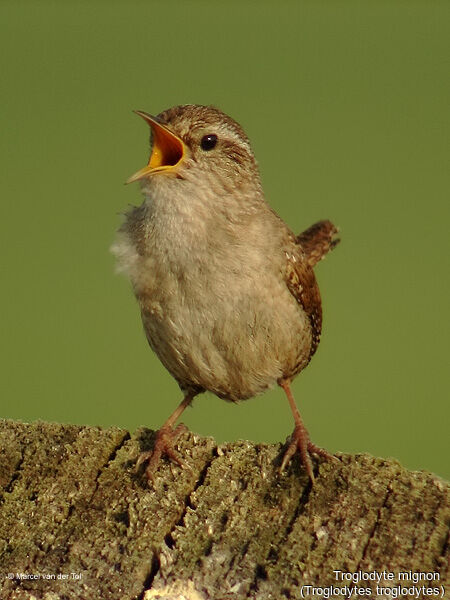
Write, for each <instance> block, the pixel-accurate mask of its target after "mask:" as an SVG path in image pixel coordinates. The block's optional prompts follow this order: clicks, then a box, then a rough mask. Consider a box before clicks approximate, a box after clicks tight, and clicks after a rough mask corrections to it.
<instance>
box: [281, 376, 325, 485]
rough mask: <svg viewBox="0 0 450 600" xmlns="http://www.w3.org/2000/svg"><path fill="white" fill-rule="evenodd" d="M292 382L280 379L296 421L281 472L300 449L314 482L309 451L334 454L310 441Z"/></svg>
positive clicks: (303, 461) (323, 454) (302, 458)
mask: <svg viewBox="0 0 450 600" xmlns="http://www.w3.org/2000/svg"><path fill="white" fill-rule="evenodd" d="M290 383H291V382H290V380H289V379H280V381H279V382H278V384H279V385H280V387H282V388H283V390H284V391H285V393H286V396H287V399H288V401H289V405H290V407H291V410H292V414H293V416H294V421H295V427H294V431H293V433H292V435H291V441H290V443H289V446H288V447H287V450H286V452H285V453H284V456H283V461H282V463H281V467H280V472H282V471H283V470H284V468H285V467H286V465H287V464H288V462H289V461H290V460H291V458H292V456H293V455H294V454H295V452H296V451H297V450H298V451H299V452H300V458H301V461H302V463H303V464H304V466H305V468H306V472H307V473H308V475H309V477H310V479H311V481H312V482H314V473H313V467H312V462H311V457H310V455H309V453H310V452H314V454H319V455H320V456H323V457H325V458H328V459H330V458H334V456H332V455H331V454H330V453H329V452H327V451H326V450H324V449H323V448H319V446H316V445H315V444H313V443H312V442H311V441H310V439H309V433H308V430H307V429H306V427H305V426H304V424H303V421H302V418H301V416H300V413H299V411H298V408H297V405H296V404H295V400H294V396H293V394H292V390H291V385H290Z"/></svg>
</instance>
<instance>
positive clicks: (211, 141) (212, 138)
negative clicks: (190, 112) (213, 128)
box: [200, 133, 217, 150]
mask: <svg viewBox="0 0 450 600" xmlns="http://www.w3.org/2000/svg"><path fill="white" fill-rule="evenodd" d="M216 144H217V135H216V134H215V133H208V135H204V136H203V137H202V141H201V142H200V146H201V147H202V150H212V149H213V148H214V147H215V146H216Z"/></svg>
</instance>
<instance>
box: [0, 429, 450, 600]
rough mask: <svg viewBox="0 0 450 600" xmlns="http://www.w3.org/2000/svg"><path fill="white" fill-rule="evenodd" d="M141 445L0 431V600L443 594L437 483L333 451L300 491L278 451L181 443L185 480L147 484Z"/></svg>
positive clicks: (297, 477) (443, 535)
mask: <svg viewBox="0 0 450 600" xmlns="http://www.w3.org/2000/svg"><path fill="white" fill-rule="evenodd" d="M153 439H154V433H153V432H151V431H150V430H147V429H141V430H138V431H137V432H136V433H135V434H133V435H130V434H129V433H128V432H127V431H124V430H121V429H118V428H115V427H112V428H109V429H101V428H98V427H81V426H75V425H60V424H54V423H43V422H36V423H31V424H25V423H18V422H14V421H10V420H0V486H1V487H0V598H1V599H2V600H3V599H4V600H30V599H31V598H36V599H37V600H42V599H45V600H55V599H58V600H63V599H70V600H72V599H74V600H78V599H80V600H81V599H85V598H102V600H116V599H117V600H126V599H130V600H143V599H144V598H147V599H150V598H153V599H156V598H160V599H165V600H170V599H171V598H173V599H175V598H176V599H177V600H183V598H186V599H193V600H209V599H220V600H226V599H228V598H229V599H234V600H240V599H242V600H244V599H247V598H252V599H255V600H256V599H261V600H271V599H273V600H275V599H276V600H279V599H283V598H292V599H297V598H301V597H302V595H301V592H302V591H303V597H306V598H309V597H310V598H313V597H319V596H318V595H317V594H316V595H314V594H312V593H311V594H309V595H308V592H307V590H308V588H306V587H303V588H302V586H307V585H309V586H311V589H312V587H314V586H315V587H318V588H330V587H332V586H340V587H342V586H343V585H345V584H348V583H349V581H348V580H345V579H341V580H340V581H339V580H338V578H339V575H337V574H336V573H350V574H351V573H366V574H370V573H372V572H376V573H380V572H382V571H383V570H385V571H388V572H391V573H394V574H395V577H396V579H395V580H393V581H392V580H389V581H388V582H387V584H388V585H389V586H390V587H392V586H394V585H399V579H398V574H399V573H400V572H403V573H408V572H411V573H418V572H423V573H435V574H437V576H438V578H439V579H438V580H437V582H436V580H435V581H425V582H423V581H422V582H421V584H426V585H427V586H433V585H440V586H447V587H449V581H448V576H449V575H448V573H449V571H448V541H449V538H448V536H449V521H450V488H449V485H448V484H447V483H446V482H444V481H443V480H441V479H440V478H438V477H437V476H435V475H432V474H430V473H426V472H410V471H407V470H406V469H404V468H403V467H402V466H401V465H400V464H399V463H397V462H396V461H393V460H383V459H378V458H374V457H372V456H369V455H356V456H350V455H343V454H340V455H338V457H339V461H336V462H327V461H323V460H316V461H315V470H316V474H317V476H316V482H315V484H314V485H313V486H312V485H311V482H310V480H309V478H308V477H307V475H306V473H305V472H304V470H303V469H302V467H301V465H300V464H299V462H298V461H297V460H294V461H292V463H291V465H290V466H289V468H287V469H286V472H285V473H283V474H281V475H280V474H279V472H278V464H277V459H278V457H279V455H280V450H281V445H264V444H253V443H250V442H237V443H233V444H224V445H221V446H218V445H217V444H216V443H215V442H214V440H212V439H210V438H202V437H198V436H195V435H193V434H191V433H189V432H186V433H184V434H183V435H182V436H181V438H180V440H179V442H178V446H179V452H180V453H181V454H182V455H183V457H184V459H185V461H186V463H187V464H188V465H189V468H185V469H183V468H181V467H179V466H178V465H175V464H173V463H169V462H167V461H162V462H161V466H160V468H159V470H158V472H157V474H156V477H155V480H154V482H153V483H150V484H148V483H147V482H146V481H145V480H144V479H143V477H142V474H141V473H136V469H135V464H136V458H137V456H138V455H139V452H141V451H142V450H144V449H147V448H149V447H151V444H152V440H153ZM341 577H342V576H341ZM350 583H351V582H350ZM366 584H367V585H371V586H372V588H373V589H375V583H374V582H373V581H365V582H364V581H361V582H360V583H359V584H358V585H360V586H361V585H366ZM384 584H386V581H385V582H384ZM403 585H413V584H412V583H411V582H408V581H406V582H405V581H403ZM417 585H419V583H417ZM305 590H306V593H305ZM371 597H373V598H377V596H376V595H375V594H374V595H373V596H371ZM378 597H380V598H381V596H378ZM406 597H408V596H406ZM428 597H432V596H428Z"/></svg>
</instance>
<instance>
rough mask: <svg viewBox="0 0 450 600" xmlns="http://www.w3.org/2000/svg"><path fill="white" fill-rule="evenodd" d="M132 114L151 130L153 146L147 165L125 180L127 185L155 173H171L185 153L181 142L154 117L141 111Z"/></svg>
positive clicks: (184, 147)
mask: <svg viewBox="0 0 450 600" xmlns="http://www.w3.org/2000/svg"><path fill="white" fill-rule="evenodd" d="M134 112H135V113H136V114H137V115H139V116H140V117H142V118H143V119H144V121H146V122H147V123H148V124H149V125H150V127H151V128H152V133H153V145H152V153H151V155H150V160H149V161H148V165H147V166H146V167H144V168H143V169H140V171H137V173H135V174H134V175H132V176H131V177H130V178H129V179H127V183H132V182H133V181H138V180H139V179H143V178H144V177H148V176H149V175H152V174H153V173H156V172H160V171H168V172H170V171H173V169H174V168H175V167H176V166H177V165H178V164H179V163H180V161H181V160H182V159H183V157H184V156H185V153H186V146H185V145H184V142H183V140H181V139H180V138H179V137H178V136H177V135H175V134H174V133H172V132H171V131H170V129H167V127H166V126H165V125H162V123H160V122H159V121H157V120H156V118H155V117H152V115H149V114H147V113H146V112H143V111H141V110H135V111H134Z"/></svg>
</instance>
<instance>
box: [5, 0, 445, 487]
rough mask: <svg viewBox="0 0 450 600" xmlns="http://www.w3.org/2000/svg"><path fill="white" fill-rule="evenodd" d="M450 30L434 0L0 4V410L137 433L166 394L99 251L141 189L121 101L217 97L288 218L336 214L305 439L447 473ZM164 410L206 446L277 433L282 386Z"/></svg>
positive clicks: (154, 418)
mask: <svg viewBox="0 0 450 600" xmlns="http://www.w3.org/2000/svg"><path fill="white" fill-rule="evenodd" d="M449 40H450V5H449V3H448V2H434V1H426V2H425V1H424V2H414V1H411V0H408V1H407V2H402V1H392V2H383V1H377V2H372V3H366V2H362V1H361V0H358V1H356V2H339V1H336V0H333V1H330V2H321V1H314V2H313V1H311V2H261V1H259V2H256V1H255V2H227V3H213V2H201V1H199V2H192V1H191V2H187V1H185V2H170V1H168V2H137V1H129V2H121V3H119V2H106V1H105V2H98V1H97V2H95V1H91V2H61V1H59V2H56V1H55V2H46V1H42V0H41V1H39V2H12V1H11V2H8V1H5V0H3V2H2V3H1V5H0V44H1V56H2V70H1V87H2V91H1V100H0V102H1V111H0V119H1V123H0V131H1V135H0V146H1V153H0V159H1V166H2V169H1V171H2V177H1V203H2V211H1V214H2V218H1V223H0V228H1V230H0V239H1V245H2V250H1V271H2V272H1V286H2V289H1V300H0V301H1V316H2V331H1V357H0V358H1V365H2V374H1V404H2V407H1V416H3V417H11V418H14V419H21V420H26V421H31V420H34V419H45V420H49V421H60V422H70V423H79V424H101V425H105V426H106V425H112V424H114V425H118V426H121V427H126V428H129V429H131V430H133V429H135V428H136V427H138V426H141V425H147V426H149V427H152V428H157V427H158V426H159V425H160V424H161V423H162V422H163V421H164V419H165V418H166V417H167V416H168V415H169V413H170V412H171V411H172V410H173V409H174V408H175V406H176V405H177V404H178V402H179V401H180V392H179V390H178V387H177V385H176V384H175V382H174V381H173V380H172V379H171V377H170V375H169V374H168V373H167V372H166V371H165V370H164V369H163V367H162V366H161V365H160V363H159V361H158V359H157V358H156V357H155V356H154V355H153V354H152V352H151V351H150V349H149V348H148V347H147V343H146V341H145V338H144V335H143V332H142V328H141V324H140V319H139V314H138V309H137V305H136V302H135V300H134V297H133V295H132V292H131V290H130V286H129V284H128V282H127V281H126V280H125V279H124V278H123V277H120V276H117V275H115V274H114V260H113V257H112V255H111V254H110V253H109V250H108V249H109V246H110V245H111V243H112V241H113V239H114V232H115V230H116V228H117V227H118V225H119V223H120V222H121V218H120V216H119V213H120V212H121V211H122V210H124V209H125V208H126V207H127V205H128V204H130V203H131V204H132V203H135V204H136V203H140V201H141V200H140V193H139V188H138V185H137V184H135V185H132V186H124V185H123V183H124V181H125V180H126V179H127V177H128V176H129V175H130V174H132V173H134V172H135V171H136V170H137V169H138V168H140V167H142V166H143V165H144V164H145V163H146V161H147V158H148V130H147V127H146V126H145V124H144V123H143V122H142V121H141V120H140V119H139V118H138V117H136V116H135V115H133V114H132V112H131V111H132V109H141V110H146V111H148V112H150V113H158V112H159V111H161V110H163V109H165V108H167V107H169V106H172V105H175V104H183V103H199V104H215V105H217V106H219V107H220V108H222V109H223V110H224V111H225V112H227V113H229V114H230V115H231V116H233V117H234V118H235V119H236V120H237V121H239V122H240V123H241V124H242V125H243V127H244V128H245V130H246V131H247V133H248V135H249V137H250V139H251V140H252V144H253V148H254V150H255V154H256V156H257V159H258V161H259V164H260V168H261V172H262V179H263V184H264V188H265V191H266V194H267V197H268V199H269V201H270V203H271V205H272V206H273V207H274V208H275V210H276V211H277V212H278V213H279V214H280V215H281V216H282V217H283V218H284V219H285V220H286V221H287V222H288V223H289V225H290V226H291V227H292V228H293V229H294V230H295V231H301V230H303V229H304V228H306V227H307V226H309V225H310V224H311V223H313V222H314V221H316V220H318V219H321V218H329V219H331V220H333V222H335V223H336V224H337V225H339V227H340V228H341V236H342V243H341V245H340V246H339V247H338V248H337V249H336V251H335V252H333V254H332V255H331V256H329V257H328V258H327V260H326V261H324V262H323V263H321V264H319V265H318V267H317V269H316V272H317V275H318V279H319V282H320V285H321V290H322V295H323V303H324V330H323V337H322V343H321V346H320V348H319V351H318V354H317V355H316V357H315V358H314V360H313V362H312V363H311V365H310V366H309V367H308V369H307V370H306V371H305V372H304V373H303V374H301V375H300V377H298V378H297V379H296V381H295V384H294V392H295V395H296V398H297V403H298V405H299V407H300V409H301V412H302V415H303V417H304V419H305V422H306V424H307V426H308V428H309V430H310V433H311V437H312V439H313V440H314V442H315V443H317V444H319V445H321V446H324V447H326V448H328V449H329V450H331V451H337V450H341V451H345V452H363V451H367V452H371V453H373V454H375V455H379V456H384V457H396V458H398V459H399V460H400V461H401V462H402V463H403V464H404V465H406V466H407V467H409V468H413V469H422V468H423V469H429V470H431V471H434V472H436V473H438V474H440V475H443V476H445V477H447V478H448V477H449V476H450V468H449V462H448V453H449V452H448V450H449V448H448V425H449V403H448V341H449V339H450V335H449V334H450V331H449V325H448V321H449V320H448V316H447V312H448V306H449V304H448V300H449V286H448V273H449V260H448V257H449V243H448V237H449V236H448V223H449V208H448V206H449V153H448V150H449V146H448V143H449V133H450V132H449V106H450V98H449V91H450V78H449V49H450V43H449ZM183 420H184V422H185V423H186V424H187V425H188V426H189V427H190V428H192V429H193V430H195V431H197V432H199V433H202V434H205V435H213V436H215V437H216V438H217V440H218V441H220V442H222V441H231V440H235V439H239V438H246V439H251V440H255V441H263V442H276V441H280V440H284V439H285V438H286V436H287V435H288V434H289V433H290V432H291V431H292V427H293V423H292V418H291V415H290V411H289V408H288V403H287V401H286V400H285V399H284V397H283V394H282V392H281V390H274V391H272V392H270V393H267V394H266V395H264V396H261V397H258V398H257V399H253V400H249V401H248V402H244V403H242V404H240V405H232V404H227V403H225V402H223V401H220V400H218V399H217V398H215V397H214V396H212V395H209V394H205V395H203V396H201V397H199V398H198V399H197V400H196V401H195V403H194V408H193V409H192V410H188V411H186V413H185V416H184V418H183Z"/></svg>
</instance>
